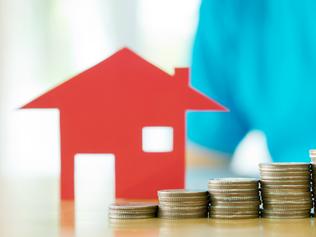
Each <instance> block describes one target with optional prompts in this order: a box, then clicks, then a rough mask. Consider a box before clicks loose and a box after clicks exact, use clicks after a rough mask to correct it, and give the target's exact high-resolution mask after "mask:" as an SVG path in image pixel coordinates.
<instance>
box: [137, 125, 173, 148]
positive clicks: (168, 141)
mask: <svg viewBox="0 0 316 237" xmlns="http://www.w3.org/2000/svg"><path fill="white" fill-rule="evenodd" d="M142 138H143V141H142V142H143V151H144V152H171V151H173V128H172V127H162V126H153V127H143V130H142Z"/></svg>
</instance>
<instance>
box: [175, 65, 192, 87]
mask: <svg viewBox="0 0 316 237" xmlns="http://www.w3.org/2000/svg"><path fill="white" fill-rule="evenodd" d="M174 77H175V79H176V80H181V81H182V83H183V84H185V85H189V68H187V67H182V68H175V69H174Z"/></svg>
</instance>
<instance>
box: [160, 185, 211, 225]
mask: <svg viewBox="0 0 316 237" xmlns="http://www.w3.org/2000/svg"><path fill="white" fill-rule="evenodd" d="M158 199H159V208H158V217H161V218H167V219H183V218H202V217H207V212H208V202H209V199H208V193H207V191H194V190H183V189H171V190H160V191H158Z"/></svg>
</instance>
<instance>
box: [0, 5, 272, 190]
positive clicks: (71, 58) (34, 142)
mask: <svg viewBox="0 0 316 237" xmlns="http://www.w3.org/2000/svg"><path fill="white" fill-rule="evenodd" d="M199 6H200V1H199V0H188V1H181V0H172V1H168V0H128V1H127V0H67V1H64V0H45V1H42V0H27V1H25V0H0V17H1V18H0V35H1V37H0V62H1V63H0V131H1V133H0V136H1V137H0V139H1V140H0V141H1V142H0V162H1V165H0V168H1V174H2V176H4V177H23V178H24V177H30V178H37V177H41V178H42V179H43V177H47V178H52V180H54V181H53V183H54V185H57V184H58V182H57V181H56V180H57V178H58V175H59V165H60V161H59V152H60V150H59V149H60V144H59V121H58V116H59V114H58V111H56V110H40V111H36V110H18V108H19V107H20V106H21V105H23V104H25V103H26V102H28V101H30V100H32V99H33V98H35V97H37V96H38V95H40V94H41V93H44V92H45V91H47V90H48V89H50V88H52V87H53V86H56V85H57V84H59V83H61V82H63V81H65V80H67V79H69V78H70V77H72V76H74V75H76V74H78V73H79V72H81V71H83V70H85V69H87V68H89V67H91V66H93V65H95V64H96V63H98V62H100V61H101V60H103V59H105V58H106V57H108V56H109V55H111V54H112V53H114V52H115V51H116V50H118V49H120V48H121V47H123V46H128V47H130V48H131V49H133V50H134V51H136V52H137V53H139V54H140V55H142V56H143V57H144V58H145V59H147V60H149V61H150V62H152V63H154V64H155V65H157V66H159V67H161V68H162V69H163V70H165V71H167V72H169V73H173V69H174V68H175V67H182V66H190V57H191V53H192V44H193V39H194V34H195V32H196V26H197V22H198V10H199ZM187 151H188V155H187V164H188V167H187V169H188V170H187V186H188V187H200V186H201V182H203V180H204V183H203V185H206V182H205V180H206V179H207V178H210V177H213V176H235V175H247V176H256V175H257V172H258V169H257V163H258V162H260V161H262V160H269V154H268V152H267V149H266V144H265V137H264V135H263V134H262V133H260V132H259V131H254V132H251V133H250V134H249V135H248V136H247V137H246V138H245V139H244V140H243V141H242V142H241V144H240V146H239V147H238V149H237V151H236V152H235V154H234V158H233V160H232V162H231V163H229V162H228V159H225V158H222V157H225V154H219V155H218V157H221V158H218V157H217V155H215V156H214V153H212V152H210V151H208V150H207V149H206V148H203V147H201V146H199V145H198V144H193V143H190V141H189V142H188V148H187ZM78 160H83V162H82V163H81V162H79V161H78V162H77V163H76V167H77V170H82V172H79V173H80V174H81V175H83V176H84V174H86V177H90V178H91V176H92V174H95V173H98V175H101V177H102V179H103V180H107V181H104V182H107V184H108V185H109V184H110V183H111V182H112V181H113V176H114V174H113V167H114V160H113V159H111V158H109V159H102V161H101V160H100V159H99V158H98V157H96V158H95V161H94V162H89V163H88V162H84V160H85V159H84V158H82V159H78ZM91 161H92V159H91ZM244 164H247V165H244ZM100 165H101V166H102V165H103V167H104V168H106V172H104V170H102V169H100V170H99V171H98V172H95V171H96V169H97V167H100ZM80 167H81V168H80ZM80 174H78V175H79V176H80ZM79 176H78V177H79ZM92 178H93V177H92ZM79 180H80V178H78V179H77V181H79ZM82 180H83V181H82V182H84V180H85V178H82ZM96 180H98V179H96ZM102 182H103V181H102ZM102 185H104V184H102Z"/></svg>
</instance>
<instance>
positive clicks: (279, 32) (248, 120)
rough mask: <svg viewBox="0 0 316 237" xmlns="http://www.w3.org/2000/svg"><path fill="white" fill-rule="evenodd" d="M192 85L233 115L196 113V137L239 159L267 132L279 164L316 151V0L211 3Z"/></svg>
mask: <svg viewBox="0 0 316 237" xmlns="http://www.w3.org/2000/svg"><path fill="white" fill-rule="evenodd" d="M191 84H192V86H193V87H195V88H197V89H198V90H200V91H201V92H202V93H204V94H206V95H207V96H209V97H211V98H213V99H215V100H217V101H219V102H220V103H222V104H223V105H224V106H226V107H227V108H229V110H230V112H229V113H217V112H215V113H201V112H200V113H190V114H189V115H188V128H189V129H188V136H189V140H191V141H192V142H193V143H197V144H199V145H201V146H203V147H206V148H209V149H212V150H216V151H221V152H225V153H228V154H232V153H233V152H234V150H235V148H236V146H237V145H238V144H239V142H240V141H241V140H242V139H243V138H244V136H245V135H246V134H247V133H248V132H249V131H251V130H253V129H256V130H261V131H263V132H264V133H265V135H266V138H267V145H268V148H269V151H270V154H271V157H272V159H273V161H276V162H299V161H304V162H305V161H309V157H308V150H309V149H311V148H315V147H316V106H315V105H316V1H313V0H300V1H297V0H277V1H275V0H256V1H254V0H204V1H202V5H201V8H200V20H199V25H198V30H197V33H196V38H195V43H194V49H193V57H192V72H191Z"/></svg>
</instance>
